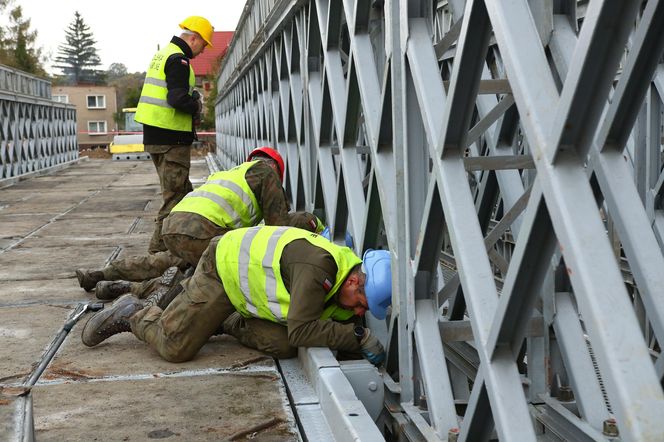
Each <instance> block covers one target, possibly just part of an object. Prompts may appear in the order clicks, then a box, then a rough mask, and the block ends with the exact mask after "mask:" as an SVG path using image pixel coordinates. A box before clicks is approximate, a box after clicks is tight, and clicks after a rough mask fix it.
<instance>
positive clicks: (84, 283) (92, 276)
mask: <svg viewBox="0 0 664 442" xmlns="http://www.w3.org/2000/svg"><path fill="white" fill-rule="evenodd" d="M76 279H78V284H79V285H80V286H81V288H82V289H83V290H85V291H86V292H91V291H92V289H93V288H95V285H97V283H98V282H99V281H103V280H104V272H102V271H101V270H83V269H77V270H76Z"/></svg>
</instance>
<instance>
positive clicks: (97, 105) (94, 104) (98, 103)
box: [88, 95, 106, 109]
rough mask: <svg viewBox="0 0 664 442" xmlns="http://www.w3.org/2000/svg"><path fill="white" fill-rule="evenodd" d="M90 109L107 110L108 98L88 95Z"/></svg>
mask: <svg viewBox="0 0 664 442" xmlns="http://www.w3.org/2000/svg"><path fill="white" fill-rule="evenodd" d="M88 109H106V96H104V95H88Z"/></svg>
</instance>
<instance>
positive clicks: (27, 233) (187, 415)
mask: <svg viewBox="0 0 664 442" xmlns="http://www.w3.org/2000/svg"><path fill="white" fill-rule="evenodd" d="M207 174H208V170H207V166H206V163H205V161H203V160H195V161H194V163H193V164H192V172H191V176H192V181H193V182H194V185H196V184H197V183H200V182H202V181H203V180H204V178H205V177H206V176H207ZM160 198H161V197H160V195H159V184H158V181H157V175H156V173H155V172H154V168H153V165H152V163H151V162H149V161H140V162H136V161H126V162H123V161H116V162H113V161H110V160H87V159H85V160H81V161H79V162H78V163H77V164H74V165H72V166H70V167H67V168H63V169H61V170H59V171H57V172H55V173H52V174H49V175H43V176H38V177H32V178H29V179H27V180H24V181H20V182H18V183H16V184H14V185H12V186H9V187H6V188H3V189H2V192H0V439H1V440H29V439H30V437H31V435H30V432H31V430H32V428H31V427H32V426H31V425H30V424H31V419H32V421H33V422H34V438H35V439H36V440H39V441H64V440H87V441H92V440H100V441H101V440H103V441H138V440H153V439H162V438H167V439H168V440H183V441H185V440H186V441H192V440H197V441H202V440H242V439H246V438H257V439H259V440H278V441H285V440H299V439H300V436H299V433H298V429H297V425H296V423H295V419H294V417H293V413H292V411H291V408H290V406H289V402H288V398H287V395H286V390H285V387H284V383H283V381H282V377H281V375H280V372H279V370H278V369H277V366H276V362H275V361H273V360H272V359H271V358H268V357H265V356H263V355H261V354H260V353H258V352H256V351H253V350H250V349H247V348H244V347H242V346H241V345H239V344H238V343H237V342H235V341H234V339H233V338H230V337H228V336H217V337H215V338H213V339H212V340H211V341H210V342H209V343H208V344H206V345H205V346H204V347H203V349H202V351H201V352H200V353H199V355H198V356H197V357H196V358H195V359H194V360H193V361H191V362H188V363H183V364H173V363H169V362H165V361H163V360H161V359H160V358H159V357H158V356H157V354H156V353H154V352H153V351H152V350H150V349H149V348H148V347H147V346H146V345H145V344H144V343H142V342H140V341H138V340H137V339H136V338H135V337H134V336H133V335H131V334H130V333H124V334H121V335H116V336H113V337H112V338H110V339H109V340H108V341H106V342H105V343H102V344H101V345H99V346H98V347H95V348H87V347H85V346H84V345H83V344H82V343H81V341H80V333H81V330H82V328H83V324H85V322H86V320H87V319H88V317H89V316H90V314H89V313H88V314H86V315H84V316H83V317H82V318H81V320H80V321H78V323H77V324H76V325H75V326H74V328H73V329H72V330H71V332H70V333H69V334H68V335H67V337H66V339H65V340H64V342H63V343H62V345H61V346H59V348H57V351H56V352H55V356H54V358H53V359H52V361H51V362H50V364H48V366H47V367H46V369H45V370H44V371H43V373H42V374H41V375H39V376H38V378H37V374H36V372H35V370H37V369H38V367H39V365H40V363H41V362H42V361H43V360H44V357H45V356H46V355H47V353H48V351H49V349H51V348H54V347H56V345H55V344H56V337H57V336H58V334H59V333H60V331H61V330H62V327H63V325H64V324H65V322H66V320H67V319H68V317H70V315H71V314H72V313H73V312H74V310H75V308H76V306H77V305H78V304H79V303H82V302H88V301H91V300H92V298H93V295H92V294H90V293H86V292H84V291H83V290H82V289H81V288H79V287H78V283H77V281H76V277H75V274H74V270H75V269H76V268H80V267H90V268H96V267H101V266H103V265H104V264H105V263H107V262H108V261H110V260H111V259H113V258H115V257H118V256H120V257H121V256H128V255H133V254H143V253H145V251H146V250H147V244H148V241H149V238H150V235H151V233H152V229H153V217H154V214H155V212H156V211H157V209H158V207H159V204H160ZM35 378H36V383H35V385H34V387H32V394H31V395H29V394H27V392H28V391H29V390H30V384H31V383H33V382H31V381H34V380H35Z"/></svg>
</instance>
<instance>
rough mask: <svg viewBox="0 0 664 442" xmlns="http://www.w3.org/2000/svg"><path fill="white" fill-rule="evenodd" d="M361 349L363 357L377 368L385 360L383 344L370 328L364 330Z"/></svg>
mask: <svg viewBox="0 0 664 442" xmlns="http://www.w3.org/2000/svg"><path fill="white" fill-rule="evenodd" d="M360 347H361V348H362V356H364V358H365V359H366V360H367V361H369V362H371V363H372V364H374V365H375V366H379V365H380V364H382V363H383V361H384V360H385V349H384V348H383V344H381V343H380V341H379V340H378V338H377V337H376V336H375V335H374V334H373V333H371V330H369V329H368V328H365V329H364V336H363V337H362V339H361V340H360Z"/></svg>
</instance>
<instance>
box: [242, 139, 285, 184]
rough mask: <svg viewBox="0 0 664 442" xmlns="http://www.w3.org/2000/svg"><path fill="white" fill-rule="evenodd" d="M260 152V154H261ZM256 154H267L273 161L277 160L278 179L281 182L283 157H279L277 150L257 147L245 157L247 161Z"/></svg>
mask: <svg viewBox="0 0 664 442" xmlns="http://www.w3.org/2000/svg"><path fill="white" fill-rule="evenodd" d="M261 154H262V155H261ZM256 155H258V156H268V157H270V158H272V159H273V160H274V161H276V162H277V167H278V168H279V179H280V180H281V181H282V182H283V181H284V159H283V158H281V155H280V154H279V152H277V150H276V149H272V148H271V147H267V146H264V147H257V148H256V149H254V150H252V151H251V152H250V153H249V156H248V157H247V161H251V160H252V159H253V158H254V157H255V156H256Z"/></svg>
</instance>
